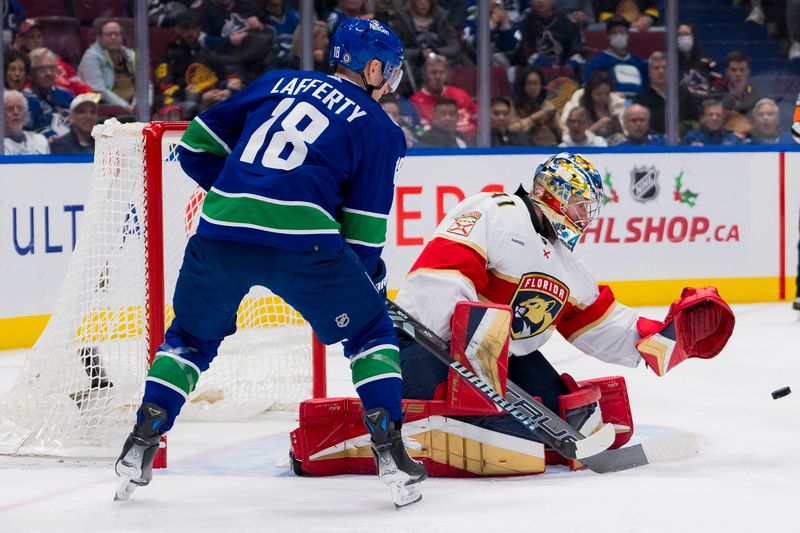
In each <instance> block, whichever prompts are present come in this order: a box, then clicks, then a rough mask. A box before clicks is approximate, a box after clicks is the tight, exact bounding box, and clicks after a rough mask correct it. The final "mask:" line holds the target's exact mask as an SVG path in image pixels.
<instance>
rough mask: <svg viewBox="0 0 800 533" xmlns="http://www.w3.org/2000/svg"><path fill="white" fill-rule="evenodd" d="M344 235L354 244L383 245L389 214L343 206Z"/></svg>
mask: <svg viewBox="0 0 800 533" xmlns="http://www.w3.org/2000/svg"><path fill="white" fill-rule="evenodd" d="M341 217H342V236H343V237H344V238H345V240H346V241H347V242H349V243H352V244H361V245H363V246H375V247H378V246H383V245H384V243H385V242H386V226H387V222H388V220H389V215H383V214H381V213H372V212H369V211H360V210H357V209H351V208H348V207H345V208H342V214H341Z"/></svg>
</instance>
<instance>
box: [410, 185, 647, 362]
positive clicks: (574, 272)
mask: <svg viewBox="0 0 800 533" xmlns="http://www.w3.org/2000/svg"><path fill="white" fill-rule="evenodd" d="M537 226H539V222H538V220H537V219H536V218H535V215H534V213H533V209H532V205H531V203H530V200H529V199H528V198H527V196H526V195H525V193H524V191H520V192H518V194H517V195H508V194H504V193H480V194H477V195H475V196H472V197H470V198H467V199H465V200H464V201H462V202H461V203H459V204H458V205H457V206H456V207H454V208H453V209H452V210H451V211H450V212H449V213H448V214H447V216H445V218H444V220H442V222H441V224H439V226H438V227H437V228H436V232H435V234H434V236H433V239H431V241H430V242H428V244H427V245H426V246H425V249H424V250H423V251H422V253H421V254H420V257H419V258H418V259H417V261H416V263H414V266H413V267H412V268H411V271H410V272H409V274H408V276H407V278H406V281H405V284H404V285H403V288H402V289H401V290H400V292H399V293H398V295H397V298H396V300H397V303H398V304H399V305H400V306H401V307H402V308H403V309H405V310H406V311H408V312H409V313H410V314H412V315H413V316H415V317H416V318H417V319H418V320H420V322H422V323H423V324H425V325H426V326H428V327H429V328H430V329H431V330H433V331H434V332H435V333H436V334H437V335H439V336H441V337H442V338H443V339H449V338H450V317H451V315H452V313H453V309H454V307H455V304H456V303H457V302H459V301H464V300H467V301H473V302H476V301H484V302H494V303H500V304H508V305H510V306H511V308H512V310H513V319H512V325H511V330H512V331H511V343H510V352H511V354H513V355H526V354H529V353H531V352H532V351H534V350H537V349H539V348H540V347H541V346H542V345H543V344H544V343H545V342H547V340H548V339H549V338H550V336H551V335H552V334H553V331H554V330H555V329H558V330H559V332H560V333H561V334H562V335H563V336H564V337H565V338H566V339H567V340H568V341H569V342H571V343H572V344H573V345H575V346H576V347H577V348H579V349H580V350H582V351H583V352H585V353H587V354H589V355H591V356H593V357H596V358H598V359H600V360H602V361H606V362H609V363H615V364H619V365H623V366H628V367H635V366H636V365H637V364H638V362H639V352H638V351H637V350H636V347H635V343H636V342H637V341H638V340H639V339H640V336H639V334H638V332H637V330H636V321H637V320H638V315H637V314H636V313H635V312H634V311H633V310H632V309H630V308H628V307H626V306H624V305H621V304H619V303H618V302H616V300H615V299H614V295H613V294H612V292H611V290H610V289H609V288H608V287H605V286H602V287H598V285H597V282H596V281H595V279H594V277H593V276H592V275H591V274H590V273H589V271H588V270H586V268H585V267H584V266H583V264H582V263H581V262H580V261H579V260H578V259H577V258H576V257H575V256H574V255H573V254H572V252H570V251H569V249H568V248H567V247H566V246H564V245H563V244H562V243H561V241H558V240H555V242H553V241H550V240H548V239H547V238H546V237H544V236H543V235H542V233H543V230H542V229H541V228H539V229H537Z"/></svg>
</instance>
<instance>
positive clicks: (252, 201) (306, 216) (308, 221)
mask: <svg viewBox="0 0 800 533" xmlns="http://www.w3.org/2000/svg"><path fill="white" fill-rule="evenodd" d="M203 215H204V218H206V219H207V220H208V221H209V222H212V223H213V222H217V223H220V224H223V225H233V226H248V227H254V228H255V229H264V230H266V231H277V232H279V233H280V232H283V233H337V232H338V231H339V229H340V227H341V226H340V225H339V223H338V222H336V221H335V220H333V219H331V218H330V217H329V216H328V215H327V214H326V213H325V211H323V210H322V208H320V207H319V206H316V205H313V204H310V203H307V202H291V203H290V202H280V201H278V200H273V199H271V198H265V197H255V196H252V195H248V196H244V195H232V194H228V193H223V192H221V191H219V190H217V189H213V188H212V189H211V190H210V191H208V194H207V195H206V199H205V201H204V202H203Z"/></svg>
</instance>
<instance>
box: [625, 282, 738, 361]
mask: <svg viewBox="0 0 800 533" xmlns="http://www.w3.org/2000/svg"><path fill="white" fill-rule="evenodd" d="M735 320H736V319H735V318H734V316H733V311H731V308H730V307H728V304H727V303H725V300H723V299H722V298H721V297H720V296H719V293H718V292H717V289H716V287H702V288H699V289H694V288H690V287H687V288H685V289H683V292H682V293H681V297H680V299H679V300H676V301H674V302H672V305H671V306H670V308H669V312H668V313H667V317H666V318H665V319H664V321H663V322H659V321H657V320H650V319H649V318H643V317H642V318H639V321H638V322H637V324H636V329H637V330H638V331H639V335H641V337H642V340H640V341H639V342H637V343H636V349H637V350H639V353H640V354H641V356H642V359H644V361H645V363H646V364H647V366H649V367H650V369H651V370H652V371H653V372H655V373H656V374H658V375H659V376H663V375H664V374H666V373H667V372H669V371H670V370H671V369H672V368H673V367H675V366H677V365H678V364H680V363H681V362H682V361H684V360H686V359H689V358H692V357H698V358H700V359H711V358H712V357H714V356H715V355H717V354H718V353H719V352H721V351H722V349H723V348H724V347H725V344H726V343H727V342H728V339H729V338H730V336H731V333H733V326H734V323H735Z"/></svg>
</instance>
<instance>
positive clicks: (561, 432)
mask: <svg viewBox="0 0 800 533" xmlns="http://www.w3.org/2000/svg"><path fill="white" fill-rule="evenodd" d="M386 307H387V309H388V311H389V316H390V317H391V319H392V322H393V323H394V325H395V327H397V328H399V329H401V330H403V331H404V332H405V333H406V334H407V335H409V336H410V337H411V338H412V339H414V340H415V341H416V342H418V343H419V344H420V345H421V346H422V347H424V348H425V349H427V350H428V351H429V352H430V353H431V354H432V355H434V356H435V357H436V358H437V359H439V360H440V361H441V362H443V363H444V364H446V365H447V366H449V367H450V368H452V369H453V370H455V371H456V372H458V373H459V374H460V375H461V376H462V377H463V378H464V379H465V380H466V381H467V382H468V383H470V384H471V385H472V386H473V387H475V389H476V390H478V391H479V392H480V393H481V394H483V395H484V396H485V397H486V398H488V399H489V400H491V401H492V402H493V403H494V404H495V405H497V406H498V407H500V408H501V409H503V410H504V411H506V412H508V413H509V414H510V415H511V416H512V417H513V418H514V419H515V420H516V421H517V422H519V423H520V424H521V425H522V426H523V427H525V428H526V429H528V430H529V431H531V432H532V433H534V434H535V435H536V436H538V437H539V438H540V439H542V440H543V441H544V443H545V444H547V445H548V446H550V447H552V448H553V449H554V450H555V451H557V452H558V453H559V454H561V455H562V456H564V457H566V458H567V459H577V460H579V461H581V462H582V463H583V464H584V465H585V466H586V467H587V468H588V469H589V470H591V471H592V472H596V473H598V474H605V473H607V472H619V471H621V470H629V469H631V468H636V467H638V466H644V465H647V464H650V463H651V462H661V461H668V460H672V459H677V458H680V457H685V456H688V455H693V454H695V453H697V444H696V442H695V441H694V437H692V436H689V437H680V436H678V437H673V438H668V439H660V440H655V441H653V442H645V443H643V444H635V445H633V446H627V447H625V448H619V449H616V450H609V449H608V447H609V446H610V445H611V444H612V443H613V442H614V430H613V426H612V425H611V424H605V425H604V426H603V427H602V428H601V429H600V430H598V431H597V432H595V433H593V434H592V435H590V436H588V437H586V436H584V435H583V434H581V433H580V432H579V431H578V430H577V429H575V428H574V427H572V426H570V425H569V424H567V423H566V422H565V421H564V420H562V419H561V417H559V416H558V415H557V414H555V413H554V412H552V411H550V410H549V409H548V408H547V407H545V406H544V405H542V404H541V402H537V401H536V400H535V399H533V398H532V397H531V396H530V395H529V394H528V393H526V392H525V391H524V390H522V389H520V388H519V387H518V386H517V385H515V384H514V382H512V381H511V380H510V379H509V380H508V381H507V382H506V397H505V398H503V397H502V396H501V395H500V394H498V393H497V392H496V391H495V390H494V389H492V388H491V387H490V386H489V385H488V384H487V383H486V382H484V381H483V380H482V379H480V378H479V377H478V376H476V375H475V374H474V373H473V372H472V371H471V370H469V369H468V368H467V367H465V366H464V365H462V364H461V363H459V362H458V361H456V360H454V359H453V358H452V357H450V348H449V346H448V344H447V343H446V342H445V341H443V340H442V339H441V338H440V337H439V336H437V335H436V334H435V333H433V332H432V331H431V330H429V329H428V328H427V327H425V326H424V325H422V324H421V323H420V322H419V321H417V320H416V319H415V318H413V317H412V316H410V315H409V314H408V313H406V312H405V311H403V309H402V308H401V307H400V306H398V305H397V304H396V303H394V302H393V301H391V300H389V299H388V298H387V299H386Z"/></svg>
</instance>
